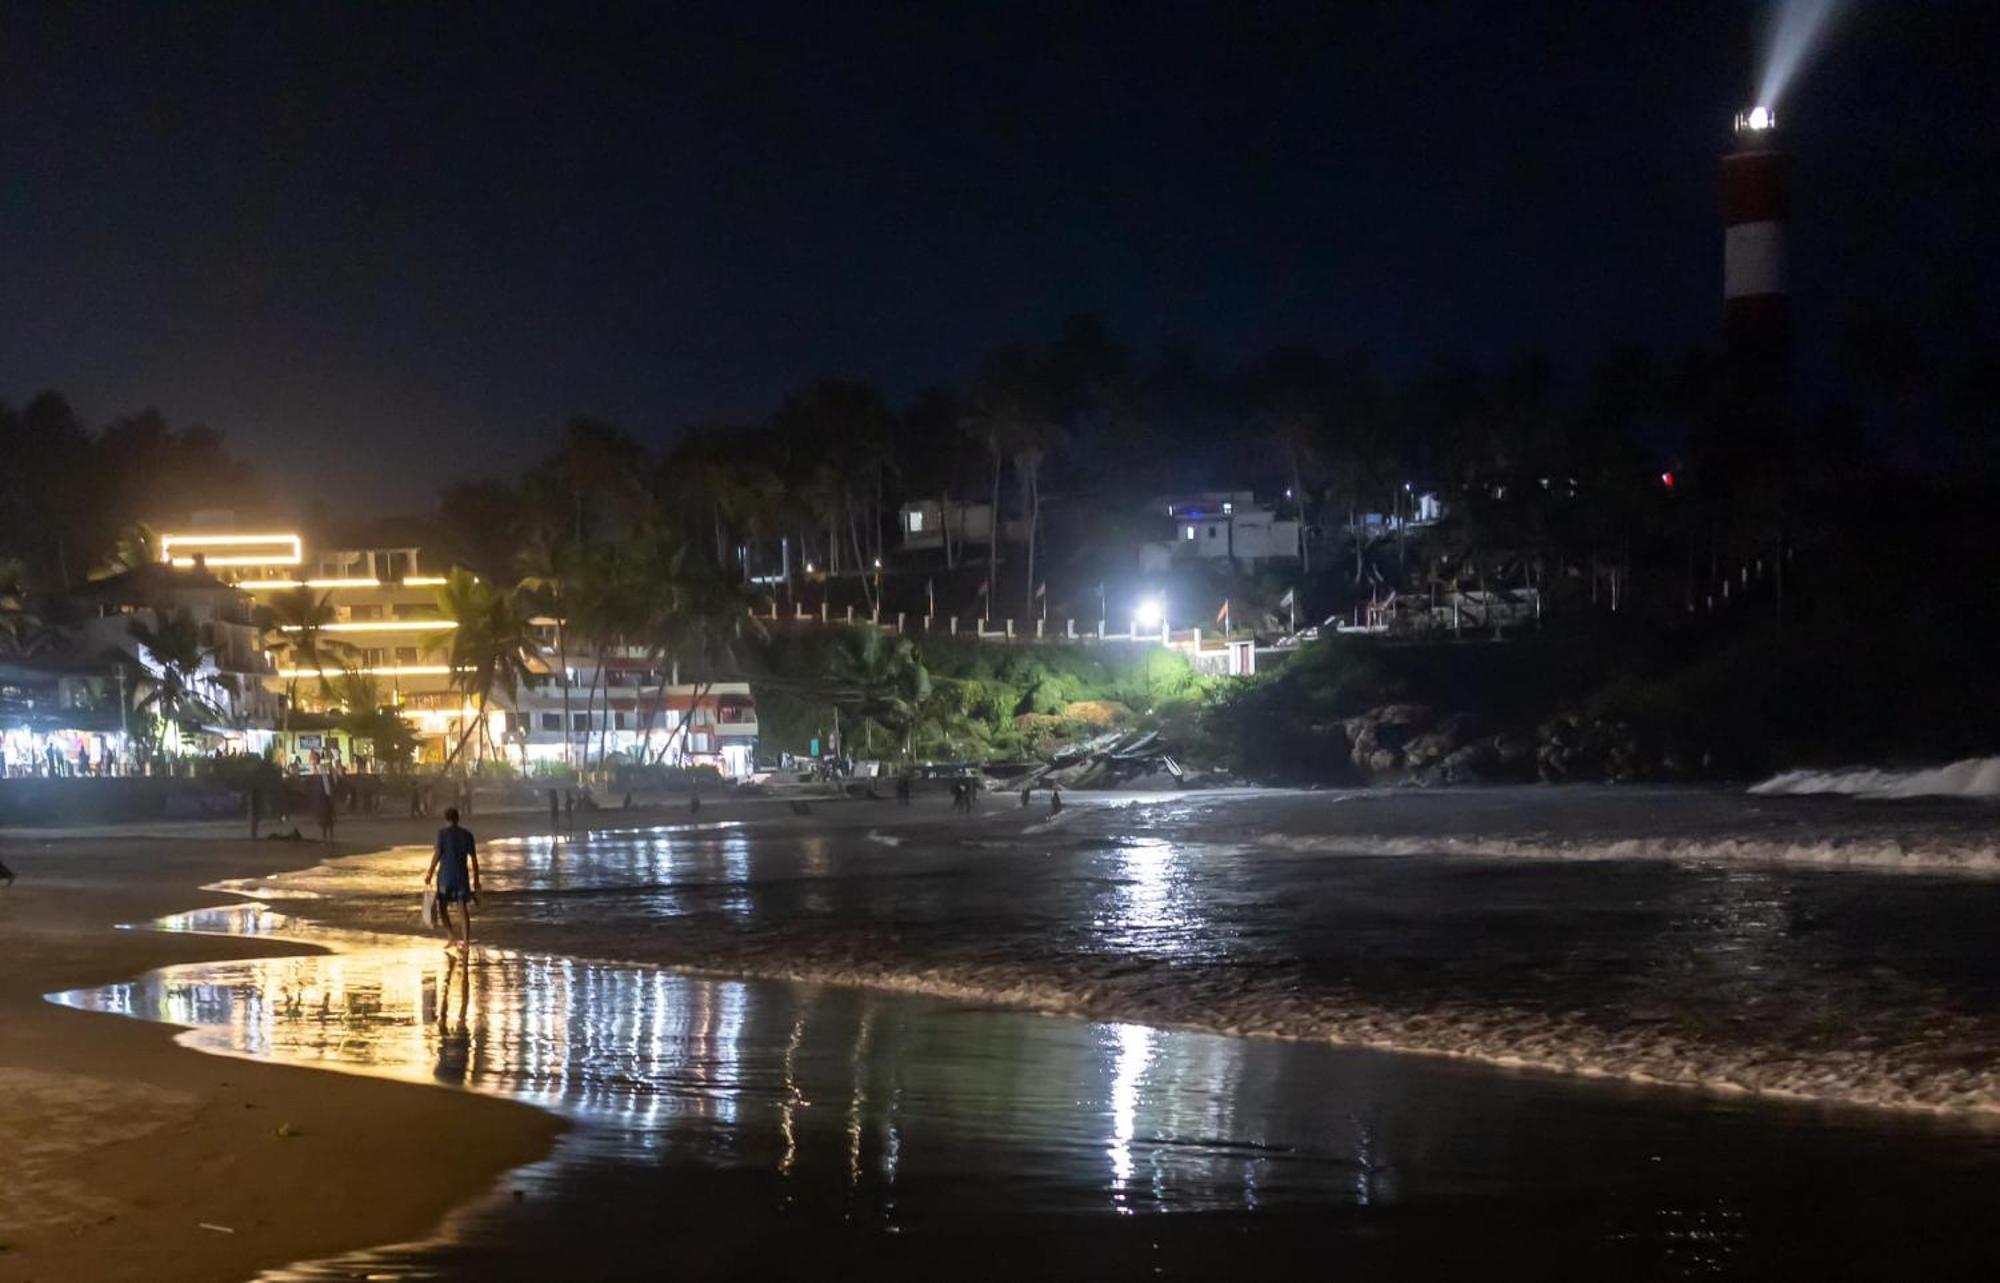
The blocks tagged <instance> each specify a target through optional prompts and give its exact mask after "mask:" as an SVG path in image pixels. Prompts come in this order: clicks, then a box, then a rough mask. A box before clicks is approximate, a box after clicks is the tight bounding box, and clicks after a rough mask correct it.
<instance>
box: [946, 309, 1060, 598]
mask: <svg viewBox="0 0 2000 1283" xmlns="http://www.w3.org/2000/svg"><path fill="white" fill-rule="evenodd" d="M966 427H967V430H968V431H969V432H970V433H971V434H972V435H973V436H974V437H975V438H977V439H978V440H979V441H980V442H982V443H983V444H984V445H985V447H986V452H987V454H988V456H989V457H990V458H991V460H992V463H993V513H992V519H993V526H992V530H991V532H990V535H989V538H988V540H987V550H988V561H989V562H990V563H991V565H990V569H991V575H990V577H989V579H988V581H987V593H988V596H987V600H988V601H989V602H990V601H991V600H992V597H993V595H994V594H997V593H998V592H999V591H1000V578H999V566H1000V532H1001V526H1002V522H1001V520H1000V471H1001V466H1002V465H1003V464H1004V463H1005V462H1006V461H1007V458H1008V457H1009V455H1012V456H1013V458H1014V461H1015V472H1016V476H1017V477H1018V478H1019V481H1020V486H1021V516H1022V519H1023V521H1024V523H1025V524H1026V526H1027V534H1028V582H1027V587H1026V589H1025V593H1026V598H1027V610H1028V613H1029V614H1033V613H1034V603H1035V526H1036V525H1037V524H1038V523H1039V521H1040V519H1041V493H1040V486H1039V480H1040V476H1041V465H1042V458H1043V456H1044V454H1045V453H1046V451H1047V449H1048V447H1049V444H1050V443H1051V442H1052V441H1053V439H1054V437H1055V425H1054V419H1053V405H1052V389H1051V387H1050V381H1049V375H1048V371H1047V370H1046V369H1045V368H1044V363H1043V362H1042V361H1040V360H1038V359H1037V358H1036V356H1035V354H1034V353H1033V352H1031V351H1029V350H1028V349H1027V348H1024V347H1018V346H1017V347H1010V348H1007V349H1005V350H1004V351H1002V352H1000V353H999V354H998V355H997V356H995V357H994V358H993V359H992V360H991V361H989V362H987V364H986V369H985V370H984V371H983V372H982V373H981V374H980V376H979V382H978V385H977V386H976V387H975V388H974V389H973V396H972V415H971V417H970V418H969V419H968V420H967V424H966Z"/></svg>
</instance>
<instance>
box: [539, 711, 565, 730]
mask: <svg viewBox="0 0 2000 1283" xmlns="http://www.w3.org/2000/svg"><path fill="white" fill-rule="evenodd" d="M542 729H543V730H545V731H559V730H561V729H562V714H561V713H543V714H542Z"/></svg>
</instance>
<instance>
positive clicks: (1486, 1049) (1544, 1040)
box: [649, 945, 2000, 1115]
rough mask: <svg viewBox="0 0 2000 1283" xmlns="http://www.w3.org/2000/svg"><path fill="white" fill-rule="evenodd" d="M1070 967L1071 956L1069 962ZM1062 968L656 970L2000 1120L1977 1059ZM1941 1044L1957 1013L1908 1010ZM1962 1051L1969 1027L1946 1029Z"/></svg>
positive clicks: (714, 962)
mask: <svg viewBox="0 0 2000 1283" xmlns="http://www.w3.org/2000/svg"><path fill="white" fill-rule="evenodd" d="M1077 961H1079V962H1081V961H1083V960H1077ZM1104 962H1105V965H1104V966H1102V967H1100V968H1098V969H1097V971H1099V972H1101V974H1098V973H1096V972H1093V971H1092V970H1091V969H1090V968H1089V967H1088V966H1087V965H1086V966H1084V967H1081V968H1078V969H1077V970H1074V971H1071V972H1068V973H1065V972H1062V971H1058V970H1055V969H1053V968H1046V967H1042V966H1037V965H1035V964H1026V963H1021V962H1019V961H1012V962H1003V961H998V960H982V961H980V962H978V963H976V964H974V963H969V962H956V961H954V962H952V963H949V964H939V965H922V964H919V963H914V962H909V961H903V960H896V959H890V958H869V957H859V956H857V957H846V958H834V957H814V958H800V957H786V956H783V955H781V954H775V953H770V954H767V953H762V952H761V951H759V950H757V949H756V948H755V946H754V945H753V946H751V947H749V948H747V949H745V950H744V951H743V952H742V953H740V954H737V955H735V956H729V957H711V958H710V959H708V960H706V961H704V962H702V963H699V964H686V963H681V964H675V963H665V964H662V963H658V962H655V963H652V964H649V965H664V966H665V967H666V968H667V969H669V970H675V971H682V972H686V973H689V974H697V975H705V976H727V977H735V978H742V979H750V980H767V981H779V982H784V983H802V984H820V985H840V986H850V987H860V988H868V989H879V990H884V991H888V992H893V993H903V994H915V995H921V996H926V997H932V998H940V999H945V1000H947V1001H952V1002H964V1003H980V1004H986V1005H990V1006H1000V1007H1009V1008H1014V1009H1018V1010H1028V1011H1035V1012H1040V1013H1043V1014H1047V1015H1055V1016H1067V1017H1073V1018H1080V1019H1088V1020H1103V1021H1115V1022H1121V1023H1134V1024H1145V1025H1152V1026H1155V1027H1161V1028H1173V1029H1189V1030H1195V1031H1199V1032H1204V1033H1216V1034H1224V1035H1228V1036H1233V1037H1249V1038H1274V1039H1283V1040H1287V1041H1294V1042H1321V1043H1328V1044H1332V1045H1336V1046H1345V1047H1362V1048H1368V1049H1370V1050H1375V1051H1390V1052H1398V1053H1402V1054H1407V1055H1424V1056H1438V1057H1443V1058H1448V1059H1452V1060H1461V1061H1470V1062H1477V1063H1481V1064H1486V1065H1492V1066H1495V1067H1499V1068H1505V1069H1516V1070H1531V1071H1536V1072H1545V1073H1557V1074H1565V1075H1570V1076H1574V1077H1583V1078H1595V1079H1607V1080H1620V1081H1625V1082H1631V1083H1635V1084H1643V1085H1648V1086H1657V1087H1672V1088H1681V1089H1695V1090H1701V1091H1708V1092H1718V1093H1727V1094H1739V1095H1757V1096H1765V1097H1771V1098H1775V1099H1784V1100H1792V1101H1802V1102H1814V1103H1821V1104H1839V1105H1861V1106H1866V1107H1869V1108H1878V1109H1893V1110H1900V1111H1917V1112H1924V1113H1933V1114H1959V1115H1965V1114H1977V1115H2000V1065H1996V1062H1995V1061H1994V1059H1993V1058H1991V1057H1986V1058H1982V1059H1977V1060H1975V1059H1973V1058H1969V1057H1957V1058H1949V1059H1940V1060H1938V1061H1937V1062H1935V1063H1925V1062H1923V1061H1922V1060H1921V1053H1912V1051H1911V1049H1910V1048H1906V1047H1893V1046H1890V1047H1883V1046H1867V1045H1861V1046H1855V1045H1843V1046H1839V1047H1826V1048H1811V1049H1793V1050H1787V1049H1783V1048H1778V1047H1773V1046H1771V1045H1768V1044H1752V1045H1742V1046H1733V1045H1722V1044H1717V1043H1714V1042H1712V1041H1708V1040H1705V1039H1702V1038H1700V1037H1697V1036H1694V1035H1691V1034H1686V1033H1681V1032H1678V1031H1674V1030H1669V1029H1662V1028H1660V1027H1658V1025H1657V1024H1655V1023H1652V1022H1646V1021H1636V1022H1634V1023H1632V1024H1631V1025H1628V1026H1625V1027H1621V1028H1607V1027H1605V1026H1602V1025H1597V1024H1592V1023H1589V1022H1588V1021H1585V1020H1581V1019H1573V1018H1568V1017H1566V1016H1564V1015H1562V1014H1557V1013H1549V1012H1545V1011H1535V1010H1531V1009H1526V1008H1517V1007H1512V1006H1494V1005H1488V1004H1483V1003H1482V1004H1469V1003H1467V1004H1455V1003H1453V1004H1436V1005H1428V1006H1425V1007H1423V1008H1421V1009H1415V1010H1408V1009H1399V1008H1395V1007H1390V1006H1385V1005H1383V1004H1380V1003H1374V1002H1369V1001H1367V1000H1365V999H1363V998H1360V997H1358V996H1351V995H1339V994H1327V993H1324V992H1313V993H1302V992H1299V991H1297V990H1296V989H1295V988H1293V987H1292V986H1290V985H1289V984H1286V983H1284V982H1283V981H1280V980H1276V979H1273V980H1271V981H1269V982H1265V983H1258V982H1254V981H1253V982H1249V983H1246V978H1245V977H1244V976H1243V975H1241V974H1240V973H1235V972H1222V971H1218V972H1213V973H1207V974H1199V973H1197V974H1189V973H1188V972H1187V971H1184V970H1181V969H1175V968H1162V969H1159V970H1152V969H1141V970H1138V971H1136V972H1135V971H1134V969H1132V968H1131V967H1130V965H1129V960H1126V962H1125V963H1124V964H1123V965H1120V964H1119V963H1117V962H1116V961H1115V960H1108V959H1107V960H1104ZM1909 1014H1910V1016H1911V1018H1912V1019H1913V1020H1917V1021H1919V1022H1921V1023H1922V1025H1923V1026H1924V1027H1925V1028H1926V1029H1929V1030H1931V1031H1933V1032H1934V1033H1938V1034H1940V1035H1942V1034H1943V1033H1944V1032H1945V1031H1946V1030H1947V1029H1948V1027H1949V1026H1951V1025H1953V1024H1954V1023H1958V1022H1964V1021H1965V1018H1964V1017H1962V1016H1958V1015H1955V1014H1953V1013H1951V1012H1949V1011H1945V1010H1937V1011H1929V1012H1913V1013H1909ZM1952 1032H1953V1038H1943V1037H1940V1041H1941V1042H1944V1043H1949V1042H1952V1041H1954V1040H1955V1039H1956V1040H1958V1045H1960V1046H1969V1045H1976V1044H1977V1042H1978V1039H1979V1031H1978V1030H1977V1029H1974V1028H1971V1027H1968V1028H1966V1029H1963V1030H1957V1031H1952Z"/></svg>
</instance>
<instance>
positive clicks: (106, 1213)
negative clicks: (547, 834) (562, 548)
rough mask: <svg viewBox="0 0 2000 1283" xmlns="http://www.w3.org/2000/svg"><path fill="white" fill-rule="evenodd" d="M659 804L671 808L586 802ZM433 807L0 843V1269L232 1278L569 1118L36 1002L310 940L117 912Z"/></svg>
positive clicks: (142, 909) (398, 831) (210, 897)
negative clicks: (232, 1053) (250, 827)
mask: <svg viewBox="0 0 2000 1283" xmlns="http://www.w3.org/2000/svg"><path fill="white" fill-rule="evenodd" d="M711 810H712V811H713V812H714V813H715V814H717V815H719V816H726V815H727V814H728V813H729V809H728V808H725V807H713V808H711ZM668 815H673V816H675V817H677V818H685V812H684V811H682V810H680V809H678V808H675V809H673V810H671V811H666V810H662V811H659V812H647V811H644V810H639V811H634V812H629V813H628V812H605V813H601V814H600V815H598V816H596V817H593V818H594V819H595V820H596V821H597V822H598V823H600V824H603V825H611V824H625V823H633V824H637V823H644V822H646V821H647V820H649V819H652V820H655V821H657V820H658V819H661V818H665V817H666V816H668ZM473 822H474V824H475V825H476V827H477V830H478V831H479V832H480V833H481V835H482V836H492V837H498V836H502V835H505V834H509V833H515V834H518V833H523V832H540V831H545V830H546V828H547V815H546V813H545V812H540V811H533V812H529V811H522V812H517V813H512V814H505V815H481V816H476V817H474V821H473ZM436 823H437V822H436V821H434V820H426V819H418V820H409V819H406V818H402V817H393V818H377V819H362V820H344V821H343V823H342V825H341V828H340V832H339V837H340V839H341V840H340V841H339V842H337V843H335V844H324V843H319V842H301V843H292V842H274V841H269V840H264V841H256V842H253V841H251V840H250V839H249V838H248V837H247V835H245V834H244V833H243V831H242V827H241V826H240V825H236V824H202V825H194V824H178V825H158V826H151V830H157V831H158V833H153V832H152V831H151V830H149V828H148V826H143V825H139V826H131V827H130V828H127V829H123V830H121V829H117V828H105V829H98V830H93V831H90V833H89V834H88V835H80V836H67V835H65V836H59V837H58V836H52V835H38V836H35V837H32V838H22V837H20V836H17V835H13V834H10V835H8V836H7V837H6V838H5V839H0V861H4V862H5V863H6V864H7V865H8V866H9V867H11V868H12V869H13V871H14V872H15V874H16V875H17V879H18V880H17V881H16V882H15V884H14V885H13V887H11V888H4V889H0V950H4V964H0V1030H4V1036H0V1279H4V1280H9V1281H11V1280H58V1279H60V1280H71V1279H104V1280H119V1279H135V1280H140V1279H143V1280H149V1281H153V1280H157V1281H159V1283H170V1281H171V1280H179V1279H190V1280H192V1279H202V1280H210V1279H226V1278H241V1277H246V1276H248V1275H250V1274H253V1273H255V1272H257V1271H258V1270H259V1269H263V1268H267V1267H271V1266H275V1265H280V1264H282V1263H284V1262H287V1261H293V1260H298V1259H301V1258H304V1257H310V1256H315V1255H323V1254H325V1253H328V1252H333V1251H338V1250H341V1249H346V1248H353V1247H358V1246H362V1245H366V1244H371V1243H382V1242H394V1241H398V1240H402V1239H407V1238H411V1237H415V1236H419V1235H421V1234H423V1233H424V1232H426V1231H428V1230H430V1229H431V1228H432V1227H434V1226H435V1225H436V1224H437V1222H438V1220H439V1218H440V1217H442V1216H443V1215H444V1213H445V1212H446V1211H447V1210H448V1209H449V1208H451V1207H452V1206H454V1205H456V1204H458V1203H460V1202H462V1201H464V1200H465V1199H467V1198H469V1197H471V1196H473V1195H475V1194H478V1193H480V1192H481V1191H483V1190H485V1189H487V1188H489V1187H490V1186H491V1185H492V1183H493V1181H494V1180H495V1178H496V1177H497V1176H498V1175H499V1174H500V1173H501V1172H504V1171H506V1170H508V1169H510V1168H513V1167H516V1166H518V1165H520V1164H522V1163H525V1162H529V1161H531V1160H533V1159H535V1158H537V1157H539V1156H540V1155H542V1154H543V1153H545V1152H546V1151H547V1150H548V1147H549V1146H550V1144H551V1143H552V1142H553V1141H554V1140H555V1138H556V1137H557V1136H558V1135H559V1134H560V1133H561V1132H562V1130H563V1124H562V1123H561V1122H560V1121H559V1120H558V1119H556V1118H554V1117H553V1116H551V1115H549V1114H547V1113H545V1112H543V1111H541V1110H537V1109H533V1108H530V1107H528V1106H525V1105H521V1104H516V1103H513V1102H509V1101H504V1100H499V1099H494V1098H492V1097H488V1096H482V1095H477V1094H472V1093H445V1092H439V1091H435V1090H429V1089H426V1088H423V1087H419V1086H414V1085H404V1084H397V1083H391V1082H385V1081H379V1080H371V1079H364V1078H354V1077H347V1076H342V1075H332V1074H325V1073H320V1072H315V1071H313V1070H308V1069H299V1068H294V1067H290V1066H285V1065H279V1064H268V1063H260V1062H251V1061H226V1060H218V1059H217V1058H215V1057H213V1056H209V1055H204V1054H202V1053H200V1052H197V1051H193V1050H190V1049H187V1048H183V1047H181V1046H178V1045H176V1043H175V1041H174V1037H175V1034H176V1032H177V1031H176V1030H175V1029H174V1028H172V1027H169V1026H164V1025H159V1024H150V1023H141V1022H138V1021H125V1020H106V1019H104V1018H102V1017H101V1016H96V1015H92V1014H89V1013H86V1012H80V1011H74V1010H69V1009H65V1008H62V1007H59V1006H55V1005H52V1004H50V1003H48V1002H47V1001H45V1000H44V996H43V995H45V994H48V993H52V992H55V991H58V990H63V989H70V988H75V987H78V986H85V985H96V984H105V983H109V982H114V981H119V980H126V979H130V978H131V977H133V976H136V975H140V974H143V973H145V972H147V971H149V970H152V969H154V968H157V967H161V966H166V965H168V964H171V963H176V962H193V961H202V960H214V959H223V958H240V957H244V956H247V955H249V956H254V955H260V954H261V955H273V954H285V953H299V952H302V951H305V950H307V949H308V948H309V946H303V945H301V944H298V943H293V942H287V943H271V942H264V941H255V940H241V939H235V940H232V939H222V938H209V937H204V936H199V935H168V934H160V933H157V932H152V931H121V930H118V929H116V928H117V926H118V925H119V924H123V923H139V922H146V921H150V920H152V919H154V918H157V917H160V916H162V915H164V914H168V913H173V912H177V911H180V910H184V909H188V908H190V907H196V906H200V905H204V904H214V903H219V902H222V901H224V900H227V899H228V898H229V897H227V896H222V895H218V894H216V893H214V892H204V891H202V890H201V889H200V888H201V887H202V886H203V885H205V884H207V883H211V882H215V881H218V880H221V879H224V878H242V877H261V876H266V875H269V874H272V873H275V872H279V871H283V870H287V869H296V868H299V867H302V866H307V865H310V864H313V863H315V862H317V861H318V860H321V859H324V858H326V857H328V856H330V855H336V854H343V853H348V854H351V853H355V852H359V851H365V850H373V849H378V848H380V847H383V846H388V845H396V844H404V843H412V842H427V841H428V840H429V838H430V835H431V834H432V833H433V832H434V831H435V828H436ZM121 832H122V833H127V834H131V836H119V834H120V833H121ZM159 834H167V835H170V836H160V835H159ZM281 1128H282V1129H283V1130H284V1131H285V1132H287V1133H289V1134H287V1135H280V1134H279V1132H280V1129H281ZM204 1225H211V1226H220V1227H222V1228H221V1229H209V1228H204Z"/></svg>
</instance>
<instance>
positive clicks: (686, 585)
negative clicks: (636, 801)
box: [644, 545, 764, 762]
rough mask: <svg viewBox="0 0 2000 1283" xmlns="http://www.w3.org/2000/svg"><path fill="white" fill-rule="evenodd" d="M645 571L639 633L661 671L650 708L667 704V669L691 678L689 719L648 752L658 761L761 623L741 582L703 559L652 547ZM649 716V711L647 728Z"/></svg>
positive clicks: (759, 630)
mask: <svg viewBox="0 0 2000 1283" xmlns="http://www.w3.org/2000/svg"><path fill="white" fill-rule="evenodd" d="M645 575H646V579H645V582H646V584H647V590H646V593H645V597H646V599H647V600H649V601H650V602H651V603H652V610H651V613H650V615H649V616H648V618H647V620H646V622H645V625H644V634H645V636H646V638H647V645H648V649H649V650H650V652H651V653H652V655H653V656H654V660H655V663H656V664H657V665H658V666H659V669H660V679H659V680H660V685H659V690H658V694H657V696H656V698H655V700H654V706H655V708H658V707H659V706H661V705H664V704H665V702H666V686H667V680H668V674H669V673H670V672H674V671H679V670H685V671H686V672H687V673H688V674H689V675H690V676H692V677H693V679H694V682H693V686H694V689H693V698H692V699H691V700H690V702H689V705H688V714H689V715H688V717H686V718H684V719H682V721H681V723H680V724H679V725H678V726H676V727H675V728H674V729H673V731H672V733H670V734H669V735H668V736H667V738H666V740H665V742H663V743H662V744H661V745H660V748H659V751H658V752H657V753H655V754H654V755H653V758H652V760H653V761H656V762H660V761H665V760H667V757H668V755H669V754H670V753H671V752H672V751H673V750H674V748H675V746H676V745H677V744H679V743H680V742H681V741H682V739H683V738H684V737H685V735H686V734H687V730H688V727H689V726H690V725H691V724H692V722H693V720H694V717H693V713H694V709H695V708H697V707H699V706H700V704H701V701H702V700H703V698H705V697H706V696H707V694H708V692H709V691H710V690H711V689H713V688H714V685H715V678H716V674H718V673H721V672H726V671H730V670H733V669H736V668H739V667H740V666H741V664H740V660H741V655H740V654H739V651H740V648H741V646H742V644H743V643H744V641H745V640H746V639H750V640H755V639H756V638H759V637H762V636H763V634H764V626H763V624H762V622H761V621H759V620H758V619H757V618H756V616H755V615H754V614H753V613H752V611H751V598H750V595H749V593H748V592H746V591H745V590H744V588H743V586H742V585H740V584H738V583H736V582H735V581H734V580H733V579H730V578H728V577H726V576H725V575H723V574H721V573H719V572H717V571H716V570H715V569H714V568H713V567H711V566H710V565H709V564H708V562H707V560H706V559H705V558H700V557H694V556H689V555H687V554H686V552H685V551H684V550H681V549H676V548H673V547H671V546H667V545H656V546H655V547H654V548H653V550H652V553H651V556H650V557H648V558H647V561H646V571H645ZM650 718H651V714H650V713H649V714H648V721H649V727H648V729H649V730H650Z"/></svg>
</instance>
